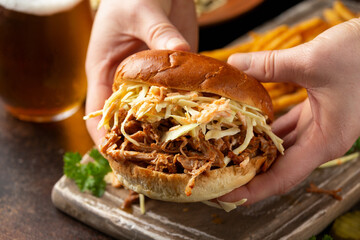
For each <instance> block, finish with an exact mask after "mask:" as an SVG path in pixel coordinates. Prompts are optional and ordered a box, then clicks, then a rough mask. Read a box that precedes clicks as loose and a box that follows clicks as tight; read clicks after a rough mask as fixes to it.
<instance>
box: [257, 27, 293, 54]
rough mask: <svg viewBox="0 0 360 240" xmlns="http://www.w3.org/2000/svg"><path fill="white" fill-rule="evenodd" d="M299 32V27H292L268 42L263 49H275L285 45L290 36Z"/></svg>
mask: <svg viewBox="0 0 360 240" xmlns="http://www.w3.org/2000/svg"><path fill="white" fill-rule="evenodd" d="M297 32H298V30H297V29H295V28H291V29H289V30H287V31H285V32H283V33H282V34H280V35H279V36H277V37H275V38H274V39H273V40H272V41H270V42H269V43H267V44H266V45H265V46H264V47H263V48H262V49H261V50H274V49H278V47H279V46H280V45H283V44H284V43H285V42H286V41H287V40H288V39H289V38H292V37H293V36H294V35H296V34H297Z"/></svg>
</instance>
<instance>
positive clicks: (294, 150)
mask: <svg viewBox="0 0 360 240" xmlns="http://www.w3.org/2000/svg"><path fill="white" fill-rule="evenodd" d="M309 134H310V133H309ZM310 135H311V134H310ZM307 136H309V135H307ZM312 136H315V137H314V138H310V139H301V140H300V141H297V142H296V144H295V145H293V146H292V147H290V148H289V149H287V150H286V152H285V155H284V156H281V157H279V158H278V159H277V161H276V162H275V164H274V165H273V166H272V167H271V168H270V169H269V170H268V171H267V172H266V173H262V174H260V175H257V176H256V177H255V178H254V179H252V180H251V181H250V182H249V183H248V184H247V185H245V186H242V187H240V188H238V189H235V190H234V191H232V192H231V193H229V194H226V195H224V196H222V197H220V198H219V199H220V200H221V201H225V202H236V201H238V200H240V199H243V198H246V199H247V202H246V204H247V205H249V204H253V203H255V202H258V201H260V200H263V199H265V198H267V197H270V196H272V195H279V194H284V193H286V192H288V191H289V190H290V189H291V188H292V187H293V186H295V185H297V184H299V183H300V182H301V181H302V180H304V179H305V178H306V177H307V176H308V175H309V174H310V173H311V172H312V171H313V170H314V169H315V168H316V167H317V166H319V165H320V164H321V163H323V162H325V161H327V158H328V154H327V151H326V148H325V147H324V146H322V143H323V141H322V140H321V139H319V138H320V135H319V136H318V135H314V134H313V135H312ZM304 149H306V151H304ZM300 166H301V167H300Z"/></svg>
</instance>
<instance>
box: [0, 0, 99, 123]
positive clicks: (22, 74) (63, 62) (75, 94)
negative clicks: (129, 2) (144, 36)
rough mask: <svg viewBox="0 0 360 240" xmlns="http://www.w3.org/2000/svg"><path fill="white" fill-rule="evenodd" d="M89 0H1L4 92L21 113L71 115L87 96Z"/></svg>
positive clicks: (43, 118)
mask: <svg viewBox="0 0 360 240" xmlns="http://www.w3.org/2000/svg"><path fill="white" fill-rule="evenodd" d="M92 20H93V16H92V12H91V8H90V4H89V1H88V0H11V1H9V0H0V96H1V98H2V100H3V102H4V106H5V108H6V109H7V110H8V111H9V112H10V113H11V114H12V115H14V116H15V117H17V118H19V119H21V120H25V121H34V122H50V121H58V120H62V119H65V118H66V117H69V116H71V115H72V114H73V113H75V112H76V111H77V110H78V109H79V107H80V106H81V105H82V103H83V101H84V99H85V95H86V75H85V57H86V50H87V45H88V42H89V38H90V31H91V25H92Z"/></svg>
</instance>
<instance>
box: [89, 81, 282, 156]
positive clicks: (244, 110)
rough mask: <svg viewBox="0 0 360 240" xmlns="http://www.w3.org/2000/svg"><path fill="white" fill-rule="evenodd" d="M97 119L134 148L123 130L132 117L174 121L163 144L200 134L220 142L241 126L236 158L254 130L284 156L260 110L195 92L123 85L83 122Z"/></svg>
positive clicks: (126, 83)
mask: <svg viewBox="0 0 360 240" xmlns="http://www.w3.org/2000/svg"><path fill="white" fill-rule="evenodd" d="M120 109H126V110H128V112H127V115H126V117H125V120H124V121H122V122H119V121H118V114H119V110H120ZM99 115H102V119H101V121H100V122H99V124H98V129H100V128H102V127H104V128H105V129H108V130H109V129H110V128H111V127H119V125H120V131H121V133H122V134H123V135H124V137H125V138H126V139H127V140H129V141H130V142H132V143H133V144H135V145H137V146H138V145H140V144H139V143H138V142H137V141H136V140H134V139H132V138H131V136H130V135H128V134H127V133H126V131H125V127H124V126H125V123H126V121H127V120H128V119H129V117H130V116H131V115H133V116H134V117H135V118H136V119H137V120H139V121H146V122H149V123H154V122H157V121H160V120H161V119H167V118H172V119H174V120H175V121H176V123H177V125H176V126H175V127H172V128H170V129H169V131H167V132H166V133H165V134H164V135H163V137H162V141H164V142H167V141H170V140H174V139H176V138H178V137H180V136H183V135H186V134H189V135H191V136H192V137H197V136H198V134H199V132H202V133H203V134H204V135H205V139H206V140H209V139H220V138H222V137H224V136H228V135H234V134H236V133H238V132H240V128H239V126H241V125H243V126H245V127H246V137H245V140H244V142H243V143H242V144H241V145H240V146H238V147H237V148H236V149H233V152H234V153H235V154H240V153H241V152H242V151H244V150H245V149H246V148H247V146H248V144H249V142H250V140H251V139H252V137H253V136H254V130H256V131H257V132H259V133H265V134H267V135H268V136H269V137H270V138H271V140H272V141H273V142H274V144H275V146H276V147H277V149H278V150H279V152H280V153H282V154H283V152H284V148H283V146H282V142H283V141H282V140H281V139H280V138H279V137H277V136H276V135H275V134H274V133H273V132H272V131H271V127H270V126H269V125H268V124H267V123H266V120H267V117H266V116H264V115H263V114H262V113H261V111H260V110H259V109H257V108H255V107H252V106H249V105H247V104H243V103H238V102H236V101H234V100H231V99H228V98H225V97H220V96H211V97H208V96H203V95H202V94H201V93H198V92H195V91H190V92H189V91H179V92H178V91H173V90H172V89H168V88H165V87H158V86H150V85H147V84H143V83H135V82H131V81H124V82H123V83H122V84H121V85H120V87H119V89H118V90H117V91H116V92H114V93H113V94H112V95H111V97H110V98H109V99H108V100H106V102H105V105H104V108H103V110H100V111H96V112H93V113H90V114H89V115H88V116H86V117H84V119H88V118H91V117H95V116H99ZM227 162H229V161H227Z"/></svg>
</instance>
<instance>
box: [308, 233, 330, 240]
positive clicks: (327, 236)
mask: <svg viewBox="0 0 360 240" xmlns="http://www.w3.org/2000/svg"><path fill="white" fill-rule="evenodd" d="M309 240H316V237H315V236H312V237H311V238H309ZM322 240H333V238H332V237H331V236H330V235H327V234H325V235H324V236H323V238H322Z"/></svg>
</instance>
